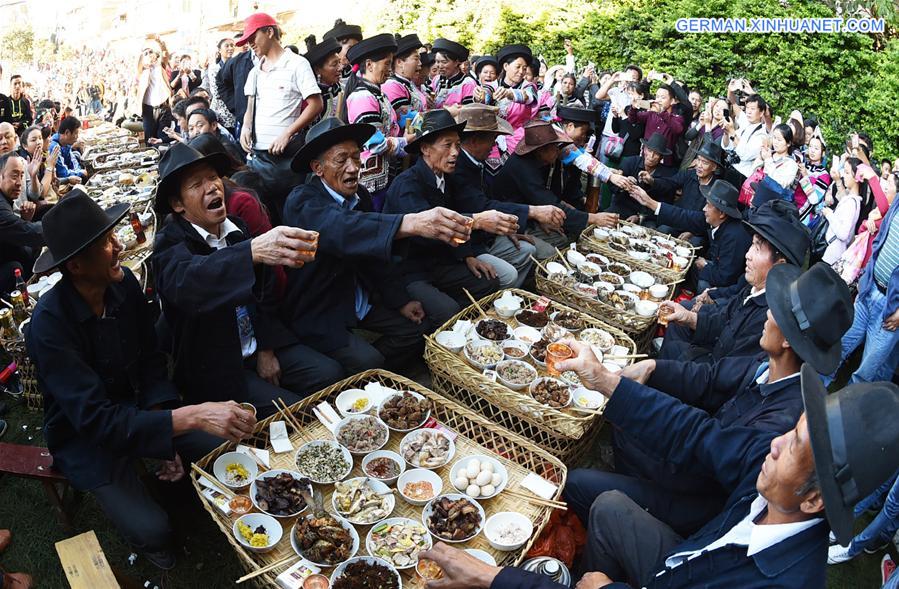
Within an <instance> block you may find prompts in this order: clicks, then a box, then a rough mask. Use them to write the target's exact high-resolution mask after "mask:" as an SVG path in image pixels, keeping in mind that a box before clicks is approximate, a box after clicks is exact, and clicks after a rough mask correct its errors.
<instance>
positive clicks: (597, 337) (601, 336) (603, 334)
mask: <svg viewBox="0 0 899 589" xmlns="http://www.w3.org/2000/svg"><path fill="white" fill-rule="evenodd" d="M580 339H581V341H583V342H587V343H589V344H594V345H596V347H598V348H599V349H600V350H601V351H602V352H604V353H605V352H608V351H609V350H611V349H612V346H614V345H615V336H613V335H612V334H611V333H609V332H608V331H606V330H604V329H597V328H595V327H589V328H587V329H585V330H584V331H582V332H581V335H580Z"/></svg>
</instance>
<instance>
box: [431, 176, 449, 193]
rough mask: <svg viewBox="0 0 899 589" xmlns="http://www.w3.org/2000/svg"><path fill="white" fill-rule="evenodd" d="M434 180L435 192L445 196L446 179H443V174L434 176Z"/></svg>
mask: <svg viewBox="0 0 899 589" xmlns="http://www.w3.org/2000/svg"><path fill="white" fill-rule="evenodd" d="M434 178H435V179H436V180H437V190H439V191H440V192H442V193H444V194H446V178H444V177H443V174H441V175H440V176H438V175H437V174H434Z"/></svg>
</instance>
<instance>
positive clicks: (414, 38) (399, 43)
mask: <svg viewBox="0 0 899 589" xmlns="http://www.w3.org/2000/svg"><path fill="white" fill-rule="evenodd" d="M422 47H424V43H422V42H421V39H419V38H418V35H416V34H415V33H412V34H411V35H404V36H400V35H396V54H397V55H403V54H404V53H409V52H411V51H415V50H417V49H421V48H422Z"/></svg>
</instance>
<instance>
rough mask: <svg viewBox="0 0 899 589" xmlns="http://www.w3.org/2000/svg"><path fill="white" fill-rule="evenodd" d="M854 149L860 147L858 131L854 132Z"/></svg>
mask: <svg viewBox="0 0 899 589" xmlns="http://www.w3.org/2000/svg"><path fill="white" fill-rule="evenodd" d="M852 149H858V133H853V134H852Z"/></svg>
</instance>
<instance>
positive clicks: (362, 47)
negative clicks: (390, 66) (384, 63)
mask: <svg viewBox="0 0 899 589" xmlns="http://www.w3.org/2000/svg"><path fill="white" fill-rule="evenodd" d="M385 52H390V53H396V39H395V38H394V37H393V35H391V34H390V33H381V34H380V35H375V36H374V37H369V38H368V39H362V40H361V41H359V42H358V43H356V44H355V45H353V46H352V47H350V48H349V49H348V50H347V52H346V58H347V61H349V62H350V63H351V64H353V65H357V64H361V63H362V62H363V61H365V60H366V59H368V58H369V57H371V56H373V55H377V54H379V53H385Z"/></svg>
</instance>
